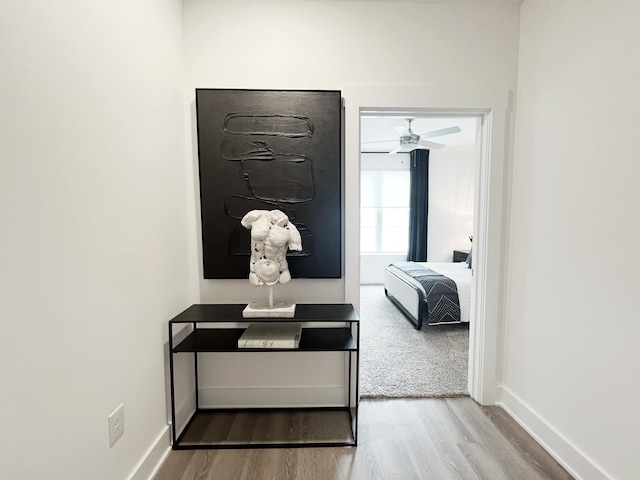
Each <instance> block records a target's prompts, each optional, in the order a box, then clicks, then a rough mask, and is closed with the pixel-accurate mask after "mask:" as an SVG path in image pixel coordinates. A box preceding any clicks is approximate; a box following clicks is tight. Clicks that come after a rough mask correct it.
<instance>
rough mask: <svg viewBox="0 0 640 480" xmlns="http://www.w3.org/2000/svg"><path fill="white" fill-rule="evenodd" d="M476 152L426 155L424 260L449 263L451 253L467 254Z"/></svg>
mask: <svg viewBox="0 0 640 480" xmlns="http://www.w3.org/2000/svg"><path fill="white" fill-rule="evenodd" d="M478 161H479V153H478V152H476V151H473V150H471V151H455V150H434V151H431V153H430V154H429V229H428V230H427V260H428V261H430V262H451V261H453V250H463V251H465V250H469V249H470V248H471V242H470V241H469V236H470V235H472V234H473V200H474V198H475V194H474V184H475V182H474V170H475V164H476V163H477V162H478Z"/></svg>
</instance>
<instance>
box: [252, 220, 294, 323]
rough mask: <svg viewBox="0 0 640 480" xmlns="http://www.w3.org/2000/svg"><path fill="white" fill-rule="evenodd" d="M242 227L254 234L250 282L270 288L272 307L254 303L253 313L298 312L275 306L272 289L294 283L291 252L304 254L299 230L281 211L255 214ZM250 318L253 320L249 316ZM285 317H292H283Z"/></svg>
mask: <svg viewBox="0 0 640 480" xmlns="http://www.w3.org/2000/svg"><path fill="white" fill-rule="evenodd" d="M241 223H242V226H243V227H245V228H247V229H250V230H251V260H250V264H249V282H250V283H251V284H252V285H255V286H261V285H268V286H269V288H270V290H269V305H268V306H266V305H262V304H259V303H257V302H252V303H251V304H250V305H249V307H248V308H249V309H250V310H251V309H253V310H254V311H255V316H259V315H261V314H265V312H267V311H269V309H270V310H271V311H272V313H273V315H268V316H278V315H277V312H276V310H274V308H275V309H279V310H280V311H282V309H283V308H285V310H286V308H295V305H293V304H285V303H282V302H281V303H280V304H278V305H275V306H274V305H273V293H272V290H271V288H272V286H273V285H275V284H276V283H287V282H288V281H289V280H291V273H289V265H288V263H287V258H286V254H287V250H289V249H290V250H296V251H301V250H302V239H301V237H300V232H298V229H297V228H296V226H295V225H294V224H293V223H291V222H290V221H289V217H287V216H286V215H285V214H284V213H283V212H281V211H280V210H251V211H250V212H249V213H247V214H246V215H245V216H244V217H243V218H242V220H241ZM246 316H250V314H249V313H247V315H246ZM282 316H289V315H288V314H283V315H282Z"/></svg>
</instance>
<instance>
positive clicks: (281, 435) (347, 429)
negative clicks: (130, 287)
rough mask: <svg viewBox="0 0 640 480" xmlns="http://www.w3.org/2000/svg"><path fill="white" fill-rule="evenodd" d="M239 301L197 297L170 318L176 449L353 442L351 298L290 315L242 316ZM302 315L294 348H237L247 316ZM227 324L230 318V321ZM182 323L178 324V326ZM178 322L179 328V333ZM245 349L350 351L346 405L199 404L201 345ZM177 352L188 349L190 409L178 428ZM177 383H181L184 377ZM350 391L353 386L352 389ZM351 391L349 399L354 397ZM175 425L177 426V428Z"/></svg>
mask: <svg viewBox="0 0 640 480" xmlns="http://www.w3.org/2000/svg"><path fill="white" fill-rule="evenodd" d="M244 307H245V305H240V304H196V305H192V306H191V307H189V308H188V309H186V310H185V311H184V312H182V313H180V314H179V315H178V316H176V317H175V318H173V319H172V320H170V321H169V368H170V376H171V429H172V441H173V444H172V448H173V449H176V450H177V449H196V448H266V447H268V448H274V447H317V446H355V445H357V430H358V428H357V427H358V399H357V390H358V368H359V352H358V350H359V337H360V335H359V318H358V315H357V314H356V312H355V310H354V308H353V306H352V305H351V304H298V305H297V306H296V311H295V316H294V317H293V318H287V319H285V318H243V317H242V310H243V309H244ZM273 321H277V322H283V321H285V322H299V323H301V324H302V333H301V335H300V345H299V347H298V348H295V349H282V348H268V349H263V348H255V349H254V348H238V339H239V338H240V336H241V335H242V333H243V332H244V330H245V329H246V327H247V326H248V325H249V324H251V323H256V322H273ZM230 325H231V326H230ZM178 327H182V328H178ZM176 330H178V333H176ZM213 352H218V353H229V354H240V353H242V354H247V355H251V354H252V353H254V352H288V354H287V355H305V354H309V353H311V352H336V355H346V356H347V357H348V358H347V359H346V361H347V362H348V385H347V395H346V397H347V398H346V399H345V400H346V401H345V404H344V405H343V406H323V407H287V408H280V407H273V408H272V407H267V408H244V407H243V408H201V406H200V404H199V403H200V402H199V400H198V357H199V355H201V354H206V353H213ZM177 355H189V356H192V357H193V358H192V361H193V379H192V380H193V382H192V383H193V384H194V385H195V392H194V394H195V409H194V411H193V414H192V415H191V417H190V418H189V419H188V420H187V422H186V425H185V426H184V427H183V428H179V426H177V425H176V383H177V381H178V380H180V379H177V378H176V372H175V365H174V362H175V359H174V357H176V356H177ZM182 380H183V381H182V382H181V383H180V384H184V383H185V382H184V379H182ZM353 392H356V394H355V395H353ZM352 397H354V399H352ZM178 430H179V431H178Z"/></svg>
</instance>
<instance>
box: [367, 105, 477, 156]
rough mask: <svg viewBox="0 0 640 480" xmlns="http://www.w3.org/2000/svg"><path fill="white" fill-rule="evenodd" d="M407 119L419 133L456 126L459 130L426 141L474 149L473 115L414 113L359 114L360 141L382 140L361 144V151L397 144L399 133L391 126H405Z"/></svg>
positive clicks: (475, 119) (475, 121) (379, 150)
mask: <svg viewBox="0 0 640 480" xmlns="http://www.w3.org/2000/svg"><path fill="white" fill-rule="evenodd" d="M407 118H413V119H414V120H413V121H412V122H411V130H412V131H413V132H414V133H416V134H418V135H420V134H422V133H427V132H431V131H433V130H439V129H441V128H447V127H453V126H458V127H460V132H459V133H453V134H449V135H445V136H442V137H435V138H431V139H429V141H432V142H437V143H443V144H445V145H446V147H445V149H446V150H452V149H456V150H460V149H464V150H467V149H475V148H476V130H477V122H478V118H477V117H455V116H449V117H444V116H428V117H424V116H423V117H418V116H415V115H410V114H407V115H402V116H400V115H381V116H373V115H371V116H370V115H366V116H365V115H363V116H362V118H361V141H362V142H369V141H381V140H388V142H385V143H374V144H362V145H361V151H362V152H389V151H390V150H392V149H393V148H394V147H396V146H397V145H398V139H399V136H400V135H399V134H398V132H397V131H396V129H395V128H393V127H394V125H400V126H404V127H406V126H407V125H408V123H407Z"/></svg>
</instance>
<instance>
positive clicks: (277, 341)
mask: <svg viewBox="0 0 640 480" xmlns="http://www.w3.org/2000/svg"><path fill="white" fill-rule="evenodd" d="M301 332H302V325H301V324H300V323H295V322H258V323H252V324H250V325H249V326H248V327H247V329H246V330H245V331H244V333H243V334H242V336H241V337H240V338H239V339H238V348H298V347H299V346H300V334H301Z"/></svg>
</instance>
